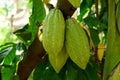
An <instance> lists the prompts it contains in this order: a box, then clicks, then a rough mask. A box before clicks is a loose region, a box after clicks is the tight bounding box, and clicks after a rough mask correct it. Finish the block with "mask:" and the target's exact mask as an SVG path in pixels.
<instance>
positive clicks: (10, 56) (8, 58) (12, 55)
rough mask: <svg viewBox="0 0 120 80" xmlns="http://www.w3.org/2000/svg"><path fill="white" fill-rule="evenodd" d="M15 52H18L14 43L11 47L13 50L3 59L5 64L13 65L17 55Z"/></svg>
mask: <svg viewBox="0 0 120 80" xmlns="http://www.w3.org/2000/svg"><path fill="white" fill-rule="evenodd" d="M15 52H16V46H15V45H14V46H13V47H11V50H10V51H9V53H8V54H7V55H6V56H5V58H4V60H3V64H4V65H11V63H12V61H13V60H14V58H15V56H16V54H15Z"/></svg>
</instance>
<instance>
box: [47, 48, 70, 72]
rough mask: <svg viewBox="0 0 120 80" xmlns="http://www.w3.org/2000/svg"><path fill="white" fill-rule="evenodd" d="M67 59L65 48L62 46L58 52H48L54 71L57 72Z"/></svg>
mask: <svg viewBox="0 0 120 80" xmlns="http://www.w3.org/2000/svg"><path fill="white" fill-rule="evenodd" d="M67 59H68V54H67V52H66V49H65V48H63V49H62V50H61V51H60V52H59V53H58V54H56V55H54V54H49V61H50V63H51V65H52V66H53V68H54V70H55V71H56V73H59V72H60V70H61V69H62V67H63V66H64V65H65V63H66V61H67Z"/></svg>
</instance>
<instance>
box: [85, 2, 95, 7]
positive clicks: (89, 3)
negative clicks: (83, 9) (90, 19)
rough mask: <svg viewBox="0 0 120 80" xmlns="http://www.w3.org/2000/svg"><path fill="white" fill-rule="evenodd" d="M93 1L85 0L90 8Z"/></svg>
mask: <svg viewBox="0 0 120 80" xmlns="http://www.w3.org/2000/svg"><path fill="white" fill-rule="evenodd" d="M84 1H85V0H84ZM94 1H95V0H86V3H87V5H88V7H89V8H91V6H92V5H93V4H94Z"/></svg>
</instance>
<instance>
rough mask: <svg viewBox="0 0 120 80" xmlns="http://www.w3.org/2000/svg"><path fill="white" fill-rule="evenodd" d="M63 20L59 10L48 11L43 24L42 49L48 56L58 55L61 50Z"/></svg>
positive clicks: (63, 29)
mask: <svg viewBox="0 0 120 80" xmlns="http://www.w3.org/2000/svg"><path fill="white" fill-rule="evenodd" d="M64 33H65V20H64V17H63V14H62V12H61V11H60V10H59V9H52V10H50V12H49V14H48V15H47V16H46V18H45V20H44V23H43V34H42V39H43V47H44V49H45V50H46V52H47V53H49V54H58V53H59V52H60V51H61V49H62V48H63V44H64Z"/></svg>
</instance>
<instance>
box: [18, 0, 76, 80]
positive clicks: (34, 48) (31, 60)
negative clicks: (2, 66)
mask: <svg viewBox="0 0 120 80" xmlns="http://www.w3.org/2000/svg"><path fill="white" fill-rule="evenodd" d="M57 8H59V9H61V11H62V12H63V15H64V17H65V18H67V17H68V16H72V14H73V13H74V11H75V10H76V9H75V8H74V7H73V6H72V5H71V4H70V3H69V2H68V0H58V4H57ZM44 55H45V50H44V48H43V45H42V43H41V42H40V41H39V39H38V36H36V38H35V40H34V41H33V43H32V44H31V46H30V47H29V48H28V52H27V54H26V56H25V57H24V58H23V60H22V61H21V62H20V63H19V65H18V71H17V74H18V75H19V78H20V80H27V78H28V77H29V75H30V73H31V72H32V70H33V69H34V68H35V66H36V65H37V64H38V62H39V61H41V60H42V57H43V56H44Z"/></svg>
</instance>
